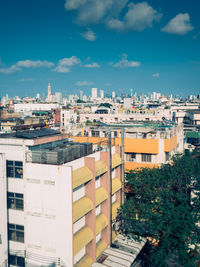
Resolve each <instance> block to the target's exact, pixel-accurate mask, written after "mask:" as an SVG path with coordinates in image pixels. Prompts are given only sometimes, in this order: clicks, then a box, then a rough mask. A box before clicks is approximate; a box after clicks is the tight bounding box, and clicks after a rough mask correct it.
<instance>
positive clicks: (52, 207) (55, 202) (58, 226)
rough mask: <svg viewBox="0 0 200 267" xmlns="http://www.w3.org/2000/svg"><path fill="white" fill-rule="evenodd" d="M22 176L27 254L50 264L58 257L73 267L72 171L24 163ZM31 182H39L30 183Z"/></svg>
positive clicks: (66, 167) (65, 167)
mask: <svg viewBox="0 0 200 267" xmlns="http://www.w3.org/2000/svg"><path fill="white" fill-rule="evenodd" d="M25 172H26V178H29V180H27V179H25V188H26V190H25V196H24V199H25V203H24V206H25V210H26V212H25V231H26V234H25V244H26V250H27V253H28V254H37V255H41V256H42V257H47V258H48V259H49V260H50V257H55V258H58V257H59V258H61V259H62V261H64V263H65V264H66V266H71V267H72V266H73V245H72V244H73V243H72V240H73V225H72V174H71V173H72V170H71V167H68V166H64V165H62V166H54V165H45V164H34V163H27V164H26V170H25ZM30 178H32V180H31V179H30ZM34 179H37V180H38V181H39V182H37V183H34V182H31V181H34ZM37 180H36V181H37ZM27 260H28V259H27ZM49 263H50V262H49Z"/></svg>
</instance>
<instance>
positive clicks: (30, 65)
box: [16, 59, 54, 68]
mask: <svg viewBox="0 0 200 267" xmlns="http://www.w3.org/2000/svg"><path fill="white" fill-rule="evenodd" d="M16 65H17V66H19V67H22V68H38V67H46V68H50V67H52V66H54V64H53V63H52V62H49V61H47V60H44V61H41V60H35V61H33V60H29V59H27V60H23V61H18V62H17V64H16Z"/></svg>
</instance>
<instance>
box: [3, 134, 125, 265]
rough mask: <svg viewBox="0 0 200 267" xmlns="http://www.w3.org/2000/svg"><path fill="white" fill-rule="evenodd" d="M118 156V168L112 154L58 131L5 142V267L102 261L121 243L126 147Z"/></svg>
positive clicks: (6, 138) (117, 151) (6, 136)
mask: <svg viewBox="0 0 200 267" xmlns="http://www.w3.org/2000/svg"><path fill="white" fill-rule="evenodd" d="M111 153H112V164H110V160H111V159H110V153H109V152H108V151H98V152H95V153H93V149H92V144H91V143H85V144H78V143H72V142H71V141H68V140H67V135H62V134H60V133H58V132H57V131H54V130H52V129H40V130H31V131H24V132H23V131H20V133H11V134H3V135H1V136H0V211H1V219H0V241H1V242H0V264H1V266H3V267H4V266H5V267H6V266H7V261H8V262H9V266H20V267H24V266H29V267H33V266H39V267H41V266H63V267H66V266H68V267H73V266H77V267H80V266H84V267H89V266H91V264H92V263H93V262H95V261H96V259H97V258H98V257H99V255H100V254H101V253H102V252H103V250H104V249H106V247H107V246H108V245H109V244H110V243H111V238H114V237H115V236H116V233H115V231H113V234H111V233H112V232H111V230H112V224H111V223H112V221H114V220H115V218H116V216H117V209H118V208H119V207H120V202H121V173H122V171H121V157H120V148H119V146H117V147H112V152H111ZM111 178H112V179H111ZM111 181H112V182H111Z"/></svg>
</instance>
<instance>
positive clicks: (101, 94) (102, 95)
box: [100, 90, 104, 99]
mask: <svg viewBox="0 0 200 267" xmlns="http://www.w3.org/2000/svg"><path fill="white" fill-rule="evenodd" d="M100 98H101V99H103V98H104V91H103V90H100Z"/></svg>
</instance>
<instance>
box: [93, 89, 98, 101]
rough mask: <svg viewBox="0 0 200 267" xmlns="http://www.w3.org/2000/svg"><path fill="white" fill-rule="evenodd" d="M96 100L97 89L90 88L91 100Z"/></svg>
mask: <svg viewBox="0 0 200 267" xmlns="http://www.w3.org/2000/svg"><path fill="white" fill-rule="evenodd" d="M96 98H97V88H92V99H96Z"/></svg>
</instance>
